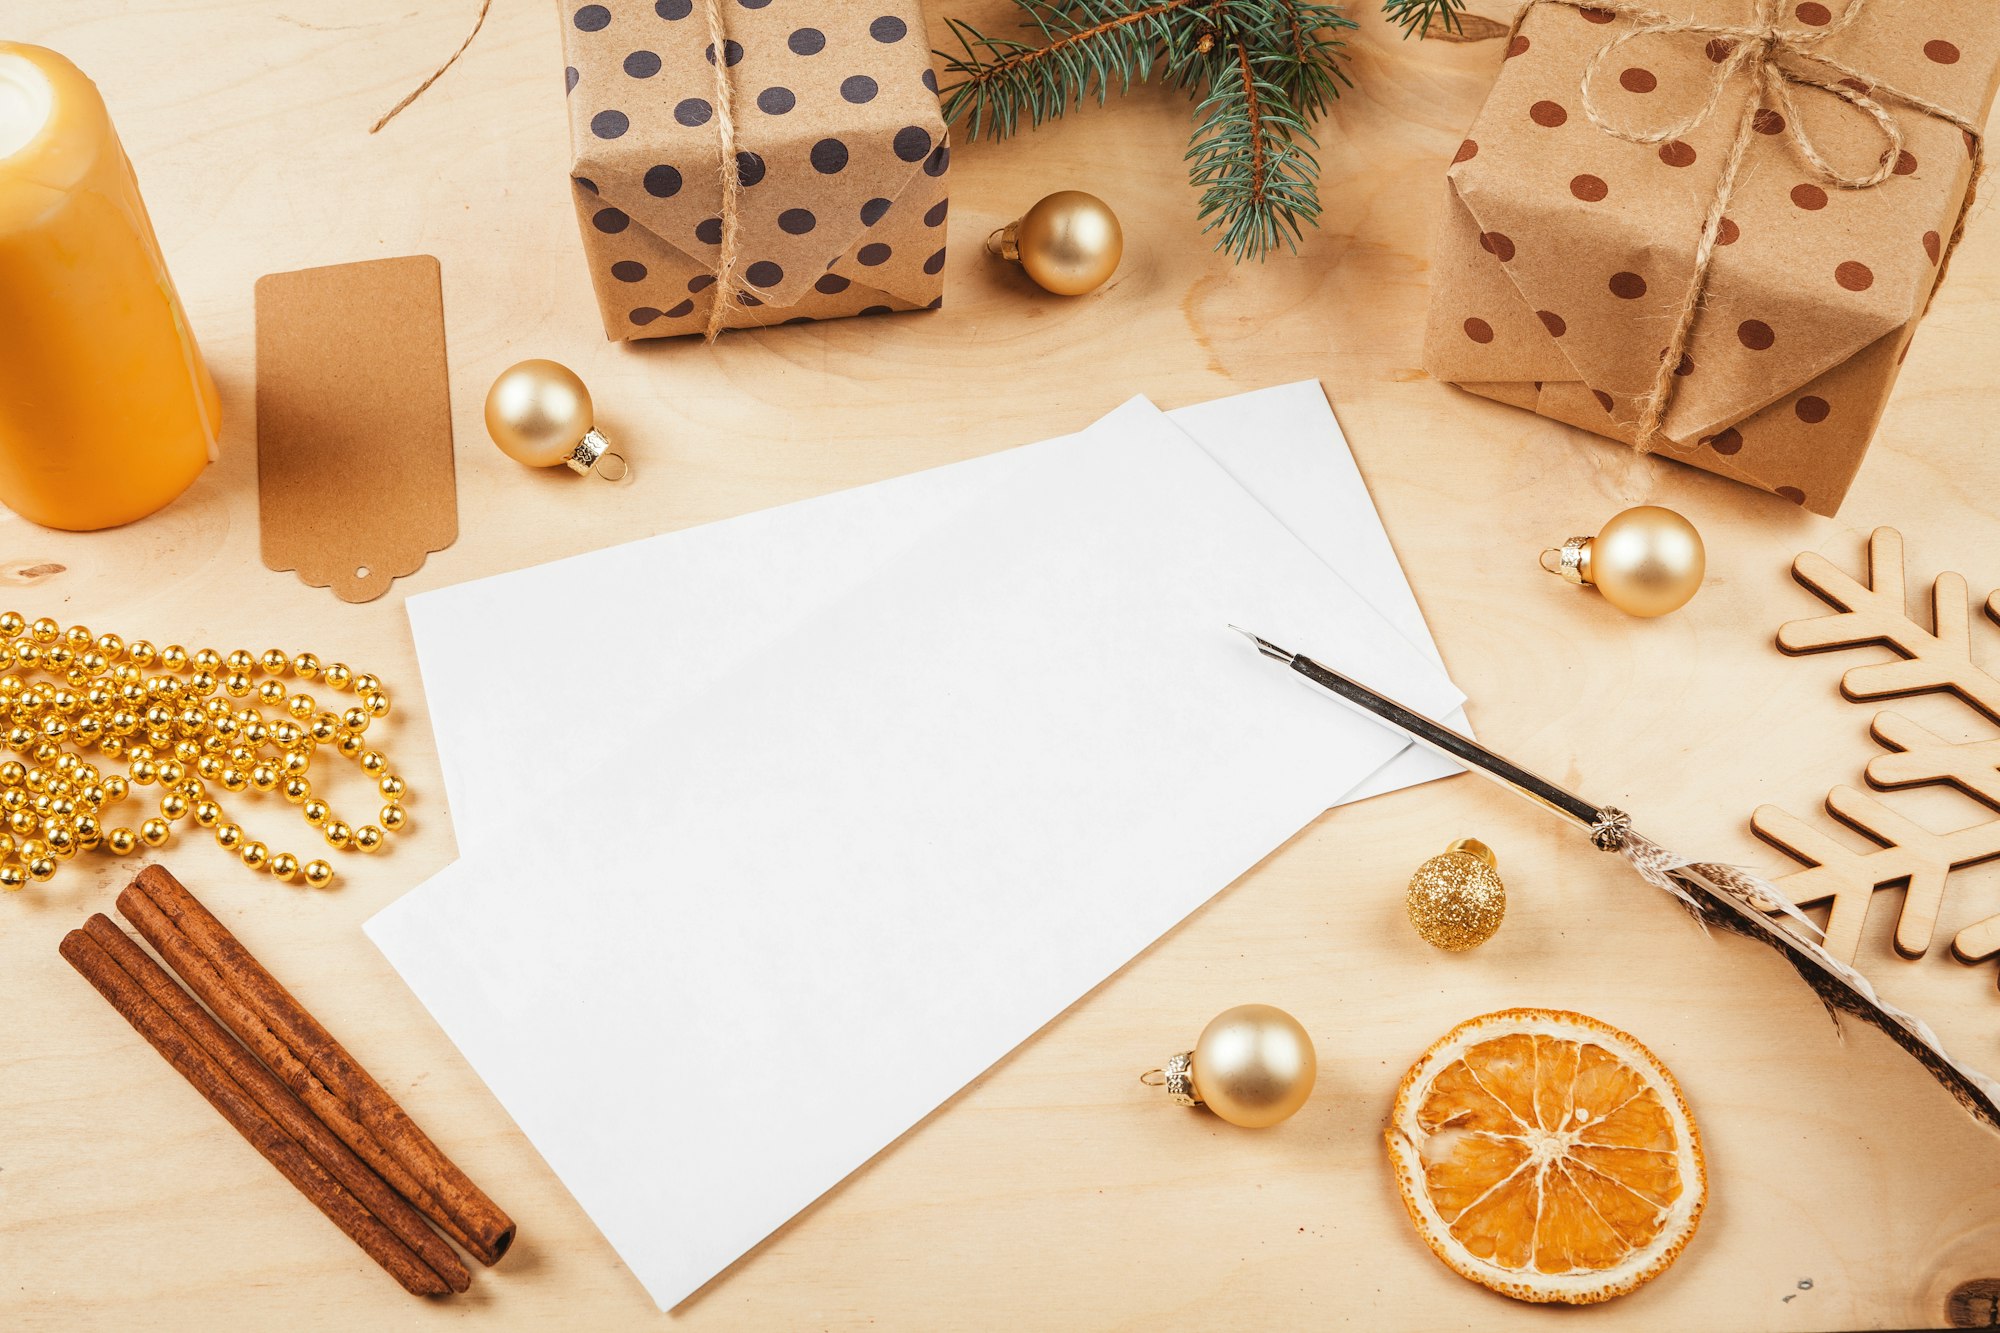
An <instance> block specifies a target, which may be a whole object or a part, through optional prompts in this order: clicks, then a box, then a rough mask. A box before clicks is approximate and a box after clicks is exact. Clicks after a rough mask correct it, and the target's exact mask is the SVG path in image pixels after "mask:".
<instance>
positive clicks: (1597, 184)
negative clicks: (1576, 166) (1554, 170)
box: [1569, 174, 1611, 204]
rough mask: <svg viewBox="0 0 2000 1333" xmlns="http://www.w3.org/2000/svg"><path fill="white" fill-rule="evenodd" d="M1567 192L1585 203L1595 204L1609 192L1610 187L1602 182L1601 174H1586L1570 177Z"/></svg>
mask: <svg viewBox="0 0 2000 1333" xmlns="http://www.w3.org/2000/svg"><path fill="white" fill-rule="evenodd" d="M1569 192H1570V193H1571V194H1573V195H1575V196H1576V197H1577V198H1579V199H1581V200H1583V202H1585V203H1586V204H1595V203H1598V202H1601V201H1602V200H1603V198H1604V196H1606V195H1607V194H1610V193H1611V187H1610V186H1608V185H1606V184H1605V183H1604V178H1603V177H1602V176H1591V175H1587V174H1586V175H1582V176H1574V177H1571V178H1570V183H1569Z"/></svg>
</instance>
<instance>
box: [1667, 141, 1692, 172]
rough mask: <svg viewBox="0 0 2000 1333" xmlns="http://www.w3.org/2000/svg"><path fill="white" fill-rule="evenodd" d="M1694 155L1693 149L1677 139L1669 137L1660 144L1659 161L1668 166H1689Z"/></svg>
mask: <svg viewBox="0 0 2000 1333" xmlns="http://www.w3.org/2000/svg"><path fill="white" fill-rule="evenodd" d="M1696 156H1697V154H1696V153H1695V151H1694V149H1693V148H1692V147H1691V146H1690V145H1688V144H1684V143H1682V142H1681V141H1680V140H1679V139H1669V140H1668V141H1667V142H1665V143H1663V144H1661V145H1660V161H1662V162H1664V163H1666V164H1667V165H1668V166H1670V167H1691V166H1693V165H1694V163H1695V158H1696Z"/></svg>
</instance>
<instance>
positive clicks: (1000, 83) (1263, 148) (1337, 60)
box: [938, 0, 1463, 261]
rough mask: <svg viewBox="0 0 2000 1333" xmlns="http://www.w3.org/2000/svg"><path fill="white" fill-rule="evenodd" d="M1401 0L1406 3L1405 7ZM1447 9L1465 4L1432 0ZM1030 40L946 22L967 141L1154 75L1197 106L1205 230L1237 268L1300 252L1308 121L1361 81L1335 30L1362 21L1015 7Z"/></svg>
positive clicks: (1295, 4) (1171, 2)
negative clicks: (1276, 251) (1278, 252)
mask: <svg viewBox="0 0 2000 1333" xmlns="http://www.w3.org/2000/svg"><path fill="white" fill-rule="evenodd" d="M1402 2H1404V3H1408V2H1410V0H1402ZM1432 3H1438V4H1443V5H1445V6H1447V7H1449V6H1452V5H1457V4H1460V3H1463V0H1432ZM1015 4H1016V6H1017V8H1018V9H1019V10H1020V11H1021V15H1022V22H1021V27H1022V29H1023V30H1024V37H1025V38H1026V39H1025V40H1024V39H1023V38H1022V37H989V36H987V35H986V34H984V33H982V32H980V31H978V30H977V29H975V28H973V27H972V26H971V25H969V24H966V23H963V22H960V21H958V20H955V19H948V20H946V25H947V27H948V29H949V30H950V32H951V34H952V36H953V37H954V38H956V39H957V43H958V48H959V49H958V51H957V52H956V53H952V52H945V51H940V52H939V53H938V54H939V55H940V56H941V57H942V58H943V59H944V62H945V70H946V73H947V75H948V76H952V77H953V78H954V79H955V81H954V82H952V83H950V84H949V86H947V87H946V88H945V89H944V90H943V94H942V96H943V102H944V114H945V119H946V120H947V121H949V122H952V123H954V124H962V125H963V126H964V130H965V134H966V137H967V138H968V139H977V138H978V137H980V135H982V134H984V135H986V136H988V137H991V138H1006V137H1008V136H1010V135H1013V134H1015V133H1018V132H1019V131H1020V130H1021V128H1022V122H1023V121H1025V122H1026V123H1027V125H1029V126H1036V125H1040V124H1042V123H1043V122H1044V121H1047V120H1052V119H1054V118H1056V117H1059V116H1062V115H1064V114H1065V113H1067V112H1068V111H1070V110H1071V109H1073V108H1076V107H1079V106H1081V105H1082V104H1083V102H1084V100H1085V99H1086V98H1088V97H1092V96H1094V97H1095V98H1096V100H1097V102H1098V104H1099V105H1102V104H1103V103H1104V102H1105V100H1106V99H1107V98H1108V97H1109V95H1110V93H1111V92H1112V91H1113V90H1114V89H1115V90H1116V91H1118V92H1125V91H1127V90H1128V89H1130V87H1131V86H1132V85H1133V84H1135V83H1141V82H1146V81H1148V80H1151V81H1154V82H1158V83H1163V84H1167V85H1169V86H1172V87H1178V88H1181V89H1183V90H1184V91H1186V92H1187V93H1188V95H1189V96H1190V97H1191V98H1192V99H1193V100H1194V102H1195V111H1194V121H1195V123H1194V130H1193V133H1192V136H1191V140H1190V145H1189V148H1188V152H1187V156H1186V160H1187V162H1188V164H1189V165H1188V176H1189V180H1190V181H1191V182H1192V183H1193V184H1194V186H1195V188H1196V189H1197V190H1199V191H1200V192H1201V196H1200V205H1199V212H1200V218H1201V220H1202V223H1203V230H1204V231H1214V232H1218V233H1219V236H1218V240H1217V245H1216V248H1217V249H1218V250H1221V251H1223V252H1225V253H1227V254H1229V255H1231V256H1232V257H1234V258H1236V259H1238V260H1239V261H1240V260H1242V259H1246V258H1252V257H1255V258H1259V259H1261V258H1263V257H1264V256H1265V255H1267V254H1268V253H1269V252H1270V251H1271V250H1272V249H1273V248H1275V247H1276V246H1277V245H1278V244H1280V243H1281V242H1282V243H1283V244H1284V245H1285V246H1286V247H1287V248H1290V249H1293V250H1296V249H1297V247H1298V241H1299V239H1300V238H1301V235H1302V233H1303V228H1304V227H1305V226H1308V225H1312V224H1314V223H1315V222H1316V221H1317V219H1318V217H1319V213H1320V205H1319V196H1318V174H1319V171H1318V166H1317V164H1315V163H1314V161H1313V158H1312V155H1311V152H1310V150H1311V149H1312V148H1314V147H1316V145H1315V144H1314V141H1313V138H1312V135H1311V133H1310V131H1309V130H1308V129H1307V122H1308V121H1309V120H1310V119H1311V118H1312V117H1314V116H1318V115H1322V114H1324V113H1325V112H1326V110H1327V108H1328V107H1329V106H1330V105H1331V104H1332V103H1333V101H1334V100H1335V99H1336V98H1338V97H1339V96H1340V92H1341V89H1342V87H1344V86H1352V85H1351V83H1350V81H1349V79H1348V76H1347V72H1346V70H1345V69H1344V68H1343V65H1342V62H1343V61H1344V60H1345V59H1346V48H1345V44H1344V42H1343V41H1342V39H1341V37H1340V34H1341V33H1342V32H1343V31H1345V30H1348V29H1351V28H1353V27H1354V23H1353V21H1352V20H1350V19H1349V18H1347V16H1346V15H1345V14H1343V13H1342V12H1341V11H1340V9H1339V8H1338V7H1337V6H1335V5H1332V4H1325V3H1318V2H1317V0H1015Z"/></svg>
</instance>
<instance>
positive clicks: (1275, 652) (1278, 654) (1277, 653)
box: [1229, 625, 1298, 666]
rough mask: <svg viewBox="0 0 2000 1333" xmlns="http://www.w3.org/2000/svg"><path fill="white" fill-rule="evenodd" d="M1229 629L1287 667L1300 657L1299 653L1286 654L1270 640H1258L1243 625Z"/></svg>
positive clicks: (1232, 626)
mask: <svg viewBox="0 0 2000 1333" xmlns="http://www.w3.org/2000/svg"><path fill="white" fill-rule="evenodd" d="M1229 628H1231V629H1233V630H1235V631H1236V632H1237V633H1238V634H1241V635H1242V636H1243V637H1244V638H1246V639H1248V640H1250V642H1252V643H1254V644H1256V645H1257V651H1258V652H1260V653H1262V654H1264V656H1266V657H1272V658H1276V659H1277V660H1278V661H1280V662H1283V663H1285V664H1286V665H1287V666H1289V665H1291V663H1292V660H1293V659H1294V658H1296V657H1297V656H1298V654H1297V653H1288V652H1286V651H1285V650H1284V649H1283V648H1280V647H1279V646H1278V645H1277V644H1275V643H1272V642H1271V641H1270V640H1269V639H1260V638H1258V637H1257V636H1256V635H1255V634H1252V633H1251V632H1250V631H1249V630H1247V629H1244V628H1243V627H1242V626H1241V625H1231V626H1230V627H1229Z"/></svg>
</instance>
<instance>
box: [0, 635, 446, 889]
mask: <svg viewBox="0 0 2000 1333" xmlns="http://www.w3.org/2000/svg"><path fill="white" fill-rule="evenodd" d="M287 675H289V676H291V677H293V678H294V679H295V680H299V681H309V680H316V681H319V682H321V683H322V684H324V685H325V686H326V687H327V688H328V689H331V690H335V691H339V692H349V691H351V692H352V693H353V694H354V695H355V698H356V702H355V704H354V706H352V707H350V708H347V709H344V710H342V711H340V712H337V713H336V712H326V711H322V710H321V709H320V708H319V706H318V704H316V703H315V702H314V701H313V697H312V696H311V695H309V694H304V693H299V692H296V690H291V691H288V690H287V689H286V686H285V683H284V681H283V680H282V679H281V677H284V676H287ZM260 677H261V678H260ZM232 700H244V701H246V702H244V703H243V704H242V705H240V706H238V705H236V704H234V703H232V702H231V701H232ZM259 704H262V705H264V706H265V707H267V708H269V709H271V710H272V716H270V717H266V716H265V713H264V711H263V709H260V708H259V707H258V705H259ZM388 712H389V696H388V694H387V693H386V692H385V691H384V690H383V688H382V682H381V681H379V680H377V679H376V678H375V677H373V676H369V675H357V674H356V673H355V672H353V671H352V670H350V669H349V668H348V667H346V666H345V665H343V664H341V663H339V662H335V663H332V664H330V665H322V664H321V663H320V660H319V659H318V658H317V657H315V656H313V655H312V654H311V653H300V654H299V655H297V656H296V657H293V656H288V655H287V654H285V653H283V652H281V651H279V650H278V649H275V648H273V649H271V650H270V651H269V652H266V653H263V654H261V655H257V656H253V655H252V654H250V653H249V652H246V651H244V650H243V649H240V648H239V649H237V650H236V651H235V652H232V653H228V654H223V653H218V652H216V651H215V650H214V649H212V648H204V649H202V650H201V651H200V652H196V653H190V652H189V651H187V649H185V648H182V647H181V646H180V645H178V644H169V645H167V646H166V647H164V648H155V647H154V646H153V645H152V644H150V643H148V642H146V641H145V640H143V639H141V640H137V641H135V642H133V643H129V644H128V643H126V642H125V641H124V640H123V639H120V638H119V637H118V636H117V635H115V634H99V635H94V636H93V635H92V634H91V632H90V631H89V630H87V629H85V628H84V627H83V626H81V625H72V626H71V627H70V628H68V629H64V628H62V626H60V625H58V624H57V623H56V622H55V621H53V620H50V619H48V618H47V617H43V618H42V619H40V620H37V621H35V622H34V623H33V624H29V623H28V622H27V621H26V620H24V619H23V618H22V617H21V616H19V615H18V614H16V613H14V612H12V611H9V612H7V613H6V614H4V615H0V728H4V734H0V744H4V746H5V748H6V750H7V751H9V752H10V756H9V757H7V758H5V760H4V762H0V889H18V888H20V887H21V886H22V885H24V884H26V883H28V882H29V881H30V880H46V879H48V878H50V877H51V876H53V875H54V874H55V873H56V870H57V868H58V867H60V866H61V864H62V863H63V862H64V861H67V860H69V859H70V858H72V857H74V856H75V855H76V854H77V853H78V852H85V851H90V850H91V849H93V848H99V847H102V848H107V849H109V850H110V851H111V852H113V853H115V854H116V855H119V856H126V855H130V854H131V853H132V852H135V851H137V850H138V849H139V848H140V847H160V846H164V845H165V844H166V843H167V841H168V840H169V839H171V838H172V837H173V835H174V826H175V825H176V824H178V823H180V822H181V821H183V820H188V819H192V820H193V821H194V822H195V824H196V825H198V826H199V827H201V828H205V829H208V830H210V831H211V832H212V833H213V834H214V835H215V840H216V842H217V843H219V844H221V846H222V847H223V848H225V849H226V850H228V851H232V852H235V853H236V855H237V856H238V857H239V858H241V860H242V862H243V864H244V865H246V866H249V867H250V868H251V869H252V870H260V871H268V872H269V873H271V874H272V875H274V876H276V877H277V878H278V879H280V880H283V881H285V882H288V883H289V882H290V881H292V880H294V879H302V880H303V881H304V882H305V883H307V884H310V885H311V886H313V887H314V888H318V889H323V888H325V887H327V886H328V885H329V884H331V883H333V867H332V866H331V865H330V864H328V863H327V862H326V861H323V860H318V859H314V860H310V861H305V862H301V861H300V860H299V858H298V857H297V856H295V855H294V854H292V853H291V852H276V853H273V852H272V851H271V849H270V848H269V847H267V846H265V845H264V844H263V843H261V842H257V841H255V840H254V839H252V838H250V837H249V836H248V835H247V834H245V833H244V831H243V829H242V826H240V825H238V824H235V823H231V822H230V821H228V820H227V819H225V818H224V817H223V810H222V804H221V801H220V800H219V799H218V798H219V796H220V795H222V794H230V795H233V794H235V793H238V792H242V791H244V790H246V789H247V790H253V791H259V792H272V791H275V792H279V793H282V794H283V796H284V798H285V799H286V800H287V801H290V802H291V803H292V804H294V805H296V806H298V807H299V813H300V814H301V815H303V816H304V818H305V821H306V823H307V824H309V825H311V826H312V827H313V828H315V829H317V830H318V831H319V833H320V835H321V836H322V837H324V838H325V840H326V842H327V845H328V846H330V847H332V848H334V849H335V850H337V851H357V852H375V851H377V850H379V849H380V848H381V847H382V846H383V845H384V844H385V843H387V842H388V840H389V838H390V837H392V836H394V835H395V834H396V833H398V832H399V831H401V830H403V829H404V828H406V827H407V826H408V823H409V816H408V815H407V814H406V813H405V812H404V810H403V799H404V797H405V795H406V792H405V789H404V786H403V780H402V779H401V778H399V777H397V776H396V774H395V773H394V772H393V771H392V770H391V769H390V768H389V761H388V760H387V759H386V758H384V757H383V755H382V753H381V751H379V750H373V749H370V748H368V745H367V743H366V742H365V741H364V740H363V739H362V737H363V734H364V733H365V732H366V731H367V730H368V725H369V723H371V722H373V721H374V720H375V719H376V718H379V717H383V716H386V715H387V714H388ZM321 746H331V747H332V748H334V749H335V750H338V751H339V752H340V753H341V754H343V755H345V756H347V757H348V758H349V759H352V760H354V761H355V762H356V763H357V764H359V765H360V766H361V769H362V771H363V772H365V773H367V774H368V775H369V777H370V778H371V779H373V780H374V782H375V786H376V790H378V791H379V792H381V794H382V799H383V801H384V804H383V806H382V810H381V814H380V815H379V816H378V817H377V822H376V823H373V824H363V825H361V826H359V827H358V828H356V827H350V826H349V825H348V824H347V823H346V822H345V821H343V820H341V819H339V818H337V817H336V816H335V814H334V812H333V810H332V808H331V807H330V806H328V805H327V803H326V802H325V801H324V800H322V799H320V798H319V797H318V796H316V795H314V794H313V787H312V782H311V780H310V779H309V778H308V777H307V773H308V771H309V770H310V769H311V768H312V762H313V757H314V755H315V753H316V752H317V751H318V750H319V748H320V747H321ZM92 750H95V751H96V752H97V754H99V755H101V756H102V757H103V758H104V759H107V760H111V761H114V762H117V761H122V762H123V763H124V764H125V768H126V772H125V774H124V775H123V776H120V775H118V774H116V773H111V774H106V773H103V772H101V771H100V770H99V768H98V767H97V766H96V765H95V764H93V763H91V762H90V761H89V760H87V759H86V758H85V757H84V756H85V754H86V753H88V752H90V751H92ZM154 785H157V786H158V787H159V788H160V790H161V796H160V806H159V813H158V814H157V815H154V816H152V817H150V818H147V819H144V820H142V821H140V823H139V827H138V828H137V829H136V830H134V829H132V828H129V827H125V826H123V825H120V826H115V827H108V828H107V827H106V824H107V822H108V819H109V816H108V814H107V812H108V811H109V810H110V809H111V807H113V806H115V805H117V804H118V803H119V802H120V801H123V800H125V799H126V798H128V797H129V796H131V795H132V788H133V787H135V786H138V787H147V786H154Z"/></svg>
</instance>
